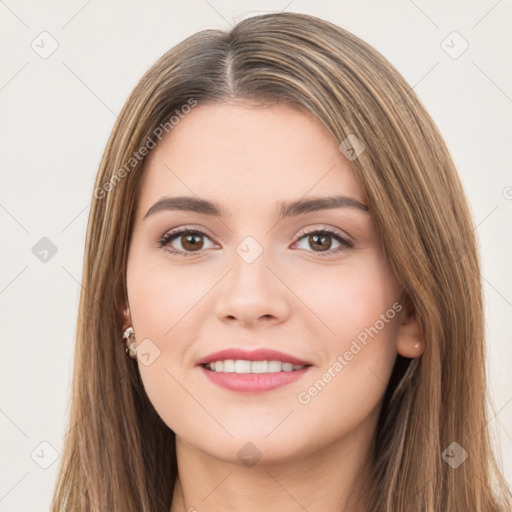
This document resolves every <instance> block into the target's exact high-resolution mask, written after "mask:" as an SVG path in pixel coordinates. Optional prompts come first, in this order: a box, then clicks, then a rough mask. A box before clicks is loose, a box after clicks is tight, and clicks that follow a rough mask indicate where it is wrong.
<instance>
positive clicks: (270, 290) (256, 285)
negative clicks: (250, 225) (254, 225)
mask: <svg viewBox="0 0 512 512" xmlns="http://www.w3.org/2000/svg"><path fill="white" fill-rule="evenodd" d="M271 253H272V251H271V250H270V249H266V248H264V246H263V243H260V242H259V241H258V240H256V238H255V237H254V236H251V235H248V236H246V237H245V238H244V239H243V240H242V241H241V242H240V243H239V244H238V246H236V247H235V252H234V254H233V256H232V258H231V261H230V268H231V271H230V272H229V273H228V274H227V275H226V282H225V284H224V286H221V288H220V297H219V301H218V306H217V314H218V316H219V317H221V318H226V317H235V318H238V319H239V320H242V321H244V322H253V321H256V320H257V319H258V318H260V317H265V318H268V317H269V316H270V317H274V318H280V319H282V318H283V316H284V315H285V314H286V310H287V297H286V287H284V286H283V285H282V284H281V283H280V280H279V279H277V277H276V276H275V275H274V272H272V271H271V270H270V268H273V267H275V266H276V265H274V264H273V263H272V258H271ZM269 267H270V268H269Z"/></svg>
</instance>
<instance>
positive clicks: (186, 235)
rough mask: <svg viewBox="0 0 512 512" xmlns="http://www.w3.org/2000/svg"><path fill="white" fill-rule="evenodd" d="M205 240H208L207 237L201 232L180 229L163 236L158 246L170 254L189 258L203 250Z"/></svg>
mask: <svg viewBox="0 0 512 512" xmlns="http://www.w3.org/2000/svg"><path fill="white" fill-rule="evenodd" d="M205 239H208V240H209V237H208V236H207V235H206V234H205V233H203V232H201V231H197V230H191V229H182V230H179V231H171V232H170V233H167V234H165V235H164V236H163V237H162V238H161V239H160V242H159V246H160V247H162V248H165V250H167V251H169V252H170V253H172V254H176V255H180V256H191V255H193V254H194V253H200V252H201V251H202V250H203V249H205ZM180 246H181V247H180ZM212 246H213V243H212Z"/></svg>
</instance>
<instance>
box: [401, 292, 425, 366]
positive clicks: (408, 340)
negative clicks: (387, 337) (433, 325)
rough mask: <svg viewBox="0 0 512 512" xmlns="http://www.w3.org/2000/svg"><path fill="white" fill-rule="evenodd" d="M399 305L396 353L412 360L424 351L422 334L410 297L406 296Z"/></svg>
mask: <svg viewBox="0 0 512 512" xmlns="http://www.w3.org/2000/svg"><path fill="white" fill-rule="evenodd" d="M400 304H402V306H403V307H402V309H401V311H400V313H399V314H398V328H397V335H396V351H397V352H398V353H399V354H400V355H401V356H403V357H407V358H409V359H414V358H416V357H419V356H420V355H421V354H423V352H424V351H425V342H424V340H423V333H422V332H421V328H420V325H419V322H418V319H417V317H416V309H415V307H414V304H413V302H412V300H411V298H410V296H409V295H408V294H407V295H406V296H405V298H404V299H403V300H402V301H401V302H400Z"/></svg>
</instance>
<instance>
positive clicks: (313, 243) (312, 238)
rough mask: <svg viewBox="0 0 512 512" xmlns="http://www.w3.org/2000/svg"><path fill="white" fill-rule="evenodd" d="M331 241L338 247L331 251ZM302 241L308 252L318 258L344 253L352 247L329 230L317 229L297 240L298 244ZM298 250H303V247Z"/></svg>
mask: <svg viewBox="0 0 512 512" xmlns="http://www.w3.org/2000/svg"><path fill="white" fill-rule="evenodd" d="M333 239H334V240H335V243H337V244H338V246H337V247H334V248H333V249H331V247H332V243H333ZM302 241H305V242H306V245H307V246H308V247H310V248H311V249H312V250H309V252H314V253H316V254H318V255H319V256H332V255H333V254H336V253H340V252H343V251H346V250H347V249H350V248H352V247H353V246H354V244H353V243H352V242H351V241H349V240H347V239H346V238H344V237H343V236H342V235H341V234H340V233H338V232H337V231H333V230H331V229H317V230H315V231H309V232H307V233H304V234H303V235H302V236H301V237H300V238H299V242H302ZM300 248H301V249H303V248H304V247H300Z"/></svg>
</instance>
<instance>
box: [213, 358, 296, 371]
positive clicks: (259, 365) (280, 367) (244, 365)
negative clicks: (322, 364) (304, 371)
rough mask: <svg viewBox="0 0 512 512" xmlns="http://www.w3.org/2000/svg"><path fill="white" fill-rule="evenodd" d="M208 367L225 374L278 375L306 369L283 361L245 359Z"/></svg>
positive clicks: (226, 361)
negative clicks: (278, 373)
mask: <svg viewBox="0 0 512 512" xmlns="http://www.w3.org/2000/svg"><path fill="white" fill-rule="evenodd" d="M206 367H207V368H208V369H210V370H212V371H214V372H223V373H277V372H292V371H295V370H300V369H301V368H304V366H302V365H300V364H292V363H282V362H281V361H247V360H245V359H236V360H233V359H227V360H225V361H212V362H211V363H208V364H207V365H206Z"/></svg>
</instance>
